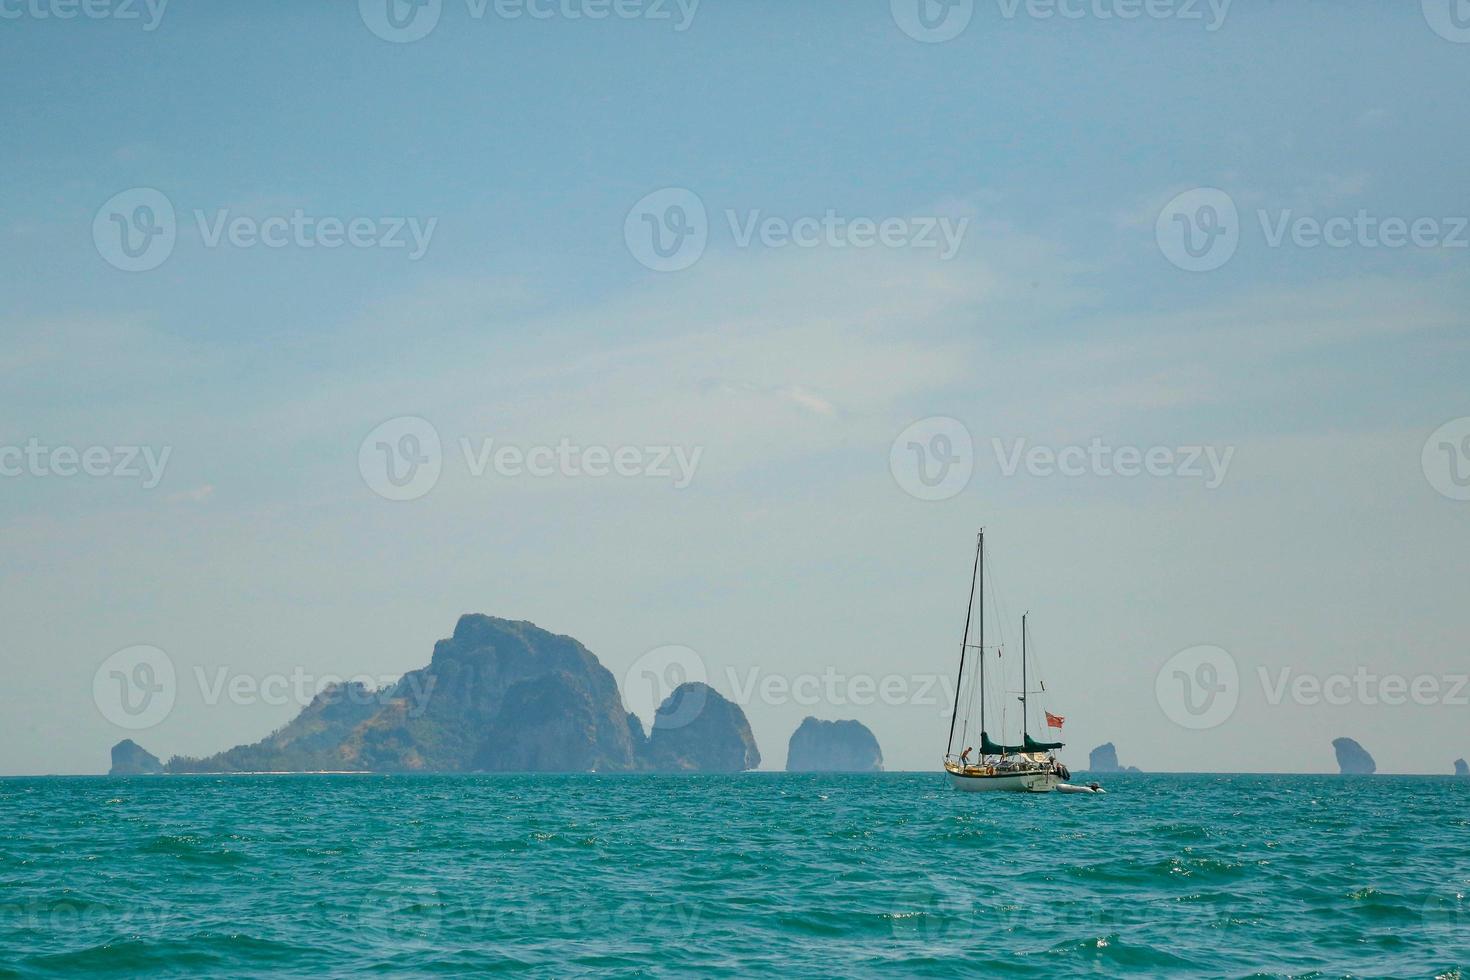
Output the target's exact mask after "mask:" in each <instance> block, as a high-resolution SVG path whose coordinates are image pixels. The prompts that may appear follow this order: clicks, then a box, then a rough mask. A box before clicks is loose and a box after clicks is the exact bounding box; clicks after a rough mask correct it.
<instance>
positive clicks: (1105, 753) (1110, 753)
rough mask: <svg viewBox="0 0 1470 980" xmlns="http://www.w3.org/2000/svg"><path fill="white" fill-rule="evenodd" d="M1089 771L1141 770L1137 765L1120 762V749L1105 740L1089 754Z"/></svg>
mask: <svg viewBox="0 0 1470 980" xmlns="http://www.w3.org/2000/svg"><path fill="white" fill-rule="evenodd" d="M1087 771H1088V772H1141V771H1142V770H1140V769H1139V768H1138V767H1137V766H1122V765H1119V764H1118V750H1117V748H1116V747H1115V746H1114V745H1113V743H1112V742H1104V743H1103V744H1101V745H1099V746H1098V747H1097V748H1095V749H1093V750H1092V751H1091V752H1089V753H1088V754H1087Z"/></svg>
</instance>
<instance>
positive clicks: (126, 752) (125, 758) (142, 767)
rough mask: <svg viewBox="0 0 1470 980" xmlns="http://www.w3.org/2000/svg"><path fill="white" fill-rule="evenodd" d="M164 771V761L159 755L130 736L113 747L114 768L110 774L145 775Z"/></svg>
mask: <svg viewBox="0 0 1470 980" xmlns="http://www.w3.org/2000/svg"><path fill="white" fill-rule="evenodd" d="M160 772H163V763H162V762H161V761H159V758H158V756H156V755H154V754H153V753H152V752H149V751H148V750H147V749H145V748H143V746H141V745H139V744H138V743H137V742H134V741H133V740H132V739H130V738H125V739H123V740H122V741H121V742H118V743H117V744H116V745H114V746H113V747H112V768H111V769H109V770H108V771H107V774H108V775H109V776H144V775H151V774H153V773H160Z"/></svg>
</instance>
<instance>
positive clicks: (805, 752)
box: [786, 716, 883, 772]
mask: <svg viewBox="0 0 1470 980" xmlns="http://www.w3.org/2000/svg"><path fill="white" fill-rule="evenodd" d="M786 771H787V772H882V771H883V750H882V749H880V748H879V747H878V740H877V739H876V738H874V737H873V733H872V732H871V731H869V730H868V727H867V726H866V725H864V724H862V723H861V722H857V721H818V720H817V719H816V718H812V717H810V716H808V717H807V718H805V719H803V720H802V723H801V724H800V725H799V726H797V729H796V731H794V732H792V733H791V744H790V745H789V746H788V748H787V750H786Z"/></svg>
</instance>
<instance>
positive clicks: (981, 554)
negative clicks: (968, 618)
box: [975, 527, 1004, 757]
mask: <svg viewBox="0 0 1470 980" xmlns="http://www.w3.org/2000/svg"><path fill="white" fill-rule="evenodd" d="M975 568H976V570H977V572H978V576H979V579H980V742H981V746H982V747H981V749H980V755H981V756H982V757H983V756H984V755H985V749H984V743H985V528H983V527H982V528H981V529H980V543H979V544H977V545H976V546H975ZM1002 737H1004V736H1002Z"/></svg>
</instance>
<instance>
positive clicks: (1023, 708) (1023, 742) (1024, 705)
mask: <svg viewBox="0 0 1470 980" xmlns="http://www.w3.org/2000/svg"><path fill="white" fill-rule="evenodd" d="M1029 615H1031V614H1030V613H1029V612H1024V613H1021V748H1023V749H1024V748H1025V747H1026V709H1027V708H1028V707H1029V706H1030V702H1029V701H1028V700H1026V699H1027V697H1028V696H1029V695H1030V693H1031V689H1030V688H1028V687H1027V686H1026V617H1027V616H1029Z"/></svg>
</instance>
